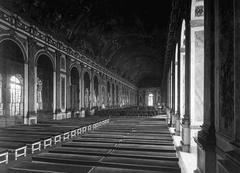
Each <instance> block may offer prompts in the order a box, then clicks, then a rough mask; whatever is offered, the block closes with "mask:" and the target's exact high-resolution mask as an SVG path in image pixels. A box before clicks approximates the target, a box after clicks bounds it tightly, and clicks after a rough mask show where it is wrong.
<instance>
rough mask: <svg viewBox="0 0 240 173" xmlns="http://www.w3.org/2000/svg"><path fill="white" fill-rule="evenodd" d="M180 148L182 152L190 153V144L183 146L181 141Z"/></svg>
mask: <svg viewBox="0 0 240 173" xmlns="http://www.w3.org/2000/svg"><path fill="white" fill-rule="evenodd" d="M181 147H182V151H183V152H187V153H189V152H190V144H184V143H183V141H181Z"/></svg>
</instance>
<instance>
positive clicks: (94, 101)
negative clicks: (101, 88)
mask: <svg viewBox="0 0 240 173" xmlns="http://www.w3.org/2000/svg"><path fill="white" fill-rule="evenodd" d="M93 80H94V82H93V83H94V90H93V92H94V93H93V106H98V78H97V76H94V79H93Z"/></svg>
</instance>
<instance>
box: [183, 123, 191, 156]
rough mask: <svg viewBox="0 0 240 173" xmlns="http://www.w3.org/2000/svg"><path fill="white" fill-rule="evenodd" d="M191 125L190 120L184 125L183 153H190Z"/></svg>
mask: <svg viewBox="0 0 240 173" xmlns="http://www.w3.org/2000/svg"><path fill="white" fill-rule="evenodd" d="M190 136H191V135H190V124H189V121H188V120H184V121H183V124H182V142H181V144H182V151H184V152H190Z"/></svg>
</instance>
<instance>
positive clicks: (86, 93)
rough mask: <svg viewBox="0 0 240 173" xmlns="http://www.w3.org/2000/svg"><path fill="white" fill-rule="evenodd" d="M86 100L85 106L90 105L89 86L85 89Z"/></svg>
mask: <svg viewBox="0 0 240 173" xmlns="http://www.w3.org/2000/svg"><path fill="white" fill-rule="evenodd" d="M84 102H85V107H89V91H88V88H86V89H85V95H84Z"/></svg>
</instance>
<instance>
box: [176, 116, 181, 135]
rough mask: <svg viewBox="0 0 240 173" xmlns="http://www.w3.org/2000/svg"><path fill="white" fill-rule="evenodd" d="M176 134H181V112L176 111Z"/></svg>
mask: <svg viewBox="0 0 240 173" xmlns="http://www.w3.org/2000/svg"><path fill="white" fill-rule="evenodd" d="M175 116H176V124H175V127H176V128H175V135H177V136H180V114H179V113H178V112H177V113H176V115H175Z"/></svg>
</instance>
